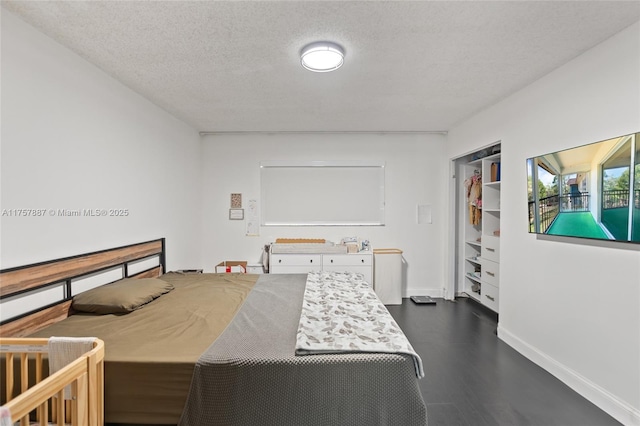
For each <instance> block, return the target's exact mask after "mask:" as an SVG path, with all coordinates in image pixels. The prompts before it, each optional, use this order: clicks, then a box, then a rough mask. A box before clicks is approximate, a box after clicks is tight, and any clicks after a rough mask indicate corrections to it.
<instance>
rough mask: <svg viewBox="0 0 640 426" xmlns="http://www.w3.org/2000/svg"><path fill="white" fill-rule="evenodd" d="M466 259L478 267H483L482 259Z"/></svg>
mask: <svg viewBox="0 0 640 426" xmlns="http://www.w3.org/2000/svg"><path fill="white" fill-rule="evenodd" d="M466 259H467V260H468V261H469V262H471V263H475V264H476V265H482V262H481V261H480V259H474V258H473V257H467V258H466Z"/></svg>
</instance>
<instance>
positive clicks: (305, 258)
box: [269, 254, 322, 269]
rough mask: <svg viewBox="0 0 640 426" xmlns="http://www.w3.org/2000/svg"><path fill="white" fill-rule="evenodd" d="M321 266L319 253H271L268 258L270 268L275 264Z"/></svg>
mask: <svg viewBox="0 0 640 426" xmlns="http://www.w3.org/2000/svg"><path fill="white" fill-rule="evenodd" d="M309 265H314V266H318V268H322V255H321V254H272V255H271V258H270V259H269V266H270V267H271V269H273V267H275V266H309Z"/></svg>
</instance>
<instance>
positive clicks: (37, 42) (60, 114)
mask: <svg viewBox="0 0 640 426" xmlns="http://www.w3.org/2000/svg"><path fill="white" fill-rule="evenodd" d="M0 148H1V151H0V152H1V165H2V171H1V189H2V191H1V192H2V194H1V207H0V208H1V209H6V211H5V213H6V214H10V213H9V211H10V210H11V209H45V211H46V213H45V215H44V216H43V217H15V216H7V215H4V216H2V217H1V222H0V224H1V232H2V234H1V249H2V252H1V257H0V259H1V266H2V268H7V267H12V266H19V265H22V264H27V263H31V262H37V261H43V260H46V259H53V258H58V257H62V256H68V255H74V254H79V253H83V252H87V251H93V250H100V249H105V248H109V247H114V246H119V245H125V244H129V243H133V242H138V241H145V240H149V239H154V238H159V237H167V250H168V255H167V261H168V267H169V268H181V267H185V268H187V267H191V266H194V265H197V264H198V263H199V261H200V246H199V241H200V239H199V228H200V212H199V210H200V195H201V194H200V169H199V164H200V163H199V156H200V137H199V135H198V132H197V131H196V130H194V129H193V128H191V127H189V126H187V125H186V124H184V123H183V122H181V121H179V120H177V119H176V118H174V117H173V116H171V115H169V114H168V113H166V112H165V111H164V110H162V109H160V108H158V107H157V106H155V105H153V104H151V103H150V102H149V101H147V100H146V99H144V98H142V97H141V96H139V95H137V94H136V93H134V92H132V91H131V90H130V89H128V88H127V87H125V86H124V85H123V84H121V83H119V82H118V81H116V80H115V79H113V78H111V77H110V76H108V75H107V74H105V73H104V72H102V71H101V70H99V69H98V68H96V67H95V66H94V65H91V64H89V63H88V62H87V61H85V60H84V59H82V58H81V57H79V56H78V55H76V54H75V53H73V52H72V51H70V50H69V49H67V48H65V47H63V46H61V45H60V44H58V43H56V42H55V41H53V40H52V39H50V38H48V37H46V36H45V35H43V34H42V33H40V32H38V31H36V30H35V29H34V28H32V27H31V26H29V25H27V24H25V23H24V22H23V21H21V20H20V19H18V18H17V17H16V16H15V15H13V14H11V13H10V12H7V11H6V10H4V9H3V10H2V141H1V146H0ZM49 209H54V210H57V209H128V212H129V213H128V216H126V217H58V216H51V215H50V214H49V213H48V210H49Z"/></svg>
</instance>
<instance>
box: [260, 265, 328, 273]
mask: <svg viewBox="0 0 640 426" xmlns="http://www.w3.org/2000/svg"><path fill="white" fill-rule="evenodd" d="M321 270H322V265H320V264H318V265H303V266H281V265H273V266H271V267H270V268H269V273H270V274H308V273H309V272H320V271H321Z"/></svg>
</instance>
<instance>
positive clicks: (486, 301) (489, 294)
mask: <svg viewBox="0 0 640 426" xmlns="http://www.w3.org/2000/svg"><path fill="white" fill-rule="evenodd" d="M480 291H481V292H482V294H481V297H482V304H483V305H485V306H486V307H487V308H489V309H491V310H493V311H495V312H498V306H499V299H498V294H499V291H498V287H495V286H492V285H490V284H487V283H483V284H482V290H480Z"/></svg>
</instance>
